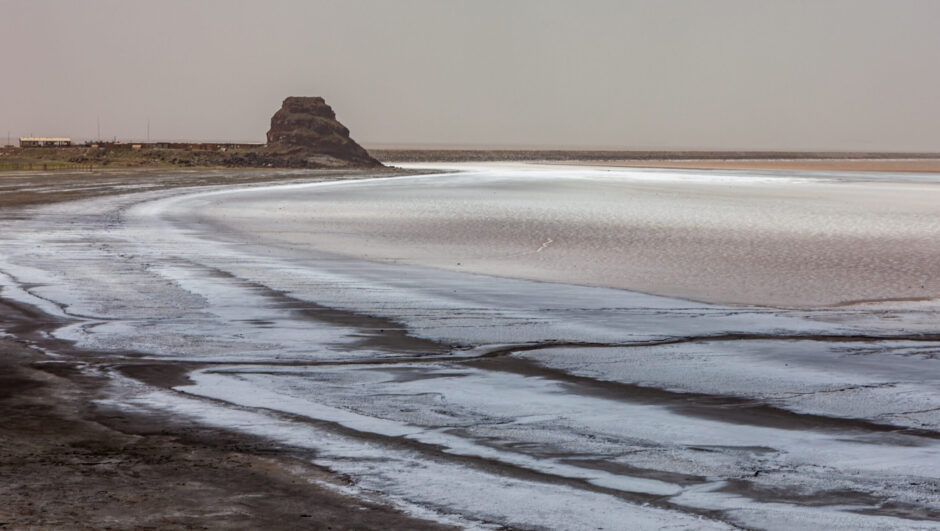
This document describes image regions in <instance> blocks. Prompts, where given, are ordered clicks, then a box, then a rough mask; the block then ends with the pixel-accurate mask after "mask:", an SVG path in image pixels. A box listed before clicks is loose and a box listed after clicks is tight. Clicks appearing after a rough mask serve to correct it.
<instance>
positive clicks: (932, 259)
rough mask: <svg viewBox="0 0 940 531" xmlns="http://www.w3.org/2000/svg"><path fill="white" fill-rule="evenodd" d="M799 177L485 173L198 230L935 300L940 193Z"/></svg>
mask: <svg viewBox="0 0 940 531" xmlns="http://www.w3.org/2000/svg"><path fill="white" fill-rule="evenodd" d="M791 175H792V174H791ZM797 175H799V176H797V177H792V176H790V177H788V174H786V173H764V174H760V173H757V174H754V173H750V174H748V173H734V172H731V173H728V172H726V173H715V172H707V171H699V172H682V171H643V170H639V171H635V170H634V171H631V170H619V169H618V170H602V169H591V168H587V169H568V168H563V169H558V168H557V167H555V168H550V167H541V168H532V167H528V168H526V167H522V166H520V167H518V168H516V169H506V168H505V167H487V166H485V165H484V166H482V167H477V168H476V171H473V172H471V173H468V174H466V175H461V176H459V177H452V178H448V179H446V180H441V179H436V178H432V177H429V178H425V179H404V180H399V181H387V182H384V183H382V184H375V185H370V186H369V187H368V188H363V187H360V186H356V185H351V186H349V187H331V188H329V189H323V190H310V191H301V190H298V191H288V192H282V191H272V192H271V193H269V194H255V195H252V196H250V197H248V196H246V197H244V198H235V199H233V200H231V201H227V202H226V203H225V204H221V205H217V206H213V207H212V208H210V209H208V211H207V215H209V216H211V218H212V219H213V220H214V221H217V222H221V223H224V224H226V225H229V226H231V227H235V228H239V229H241V230H243V231H245V232H250V233H252V234H263V236H264V237H265V238H266V239H268V241H279V242H281V243H282V244H284V245H289V246H298V247H308V248H315V249H320V250H329V251H335V252H339V253H343V254H348V255H352V256H355V257H359V258H368V259H370V260H381V261H387V262H404V263H415V264H425V265H431V266H434V267H442V268H447V269H453V270H459V271H472V272H480V273H488V274H494V275H504V276H513V277H519V278H528V279H535V280H547V281H553V282H567V283H576V284H587V285H596V286H608V287H616V288H624V289H630V290H635V291H641V292H648V293H656V294H661V295H668V296H674V297H684V298H690V299H695V300H703V301H711V302H720V303H744V304H759V305H771V306H773V305H794V306H803V305H831V304H840V303H850V302H856V301H871V300H882V299H921V298H932V297H937V296H938V295H940V184H937V183H930V182H891V179H892V178H893V177H894V176H892V175H889V174H884V175H880V176H879V175H878V174H874V175H873V176H869V177H867V178H865V177H861V176H852V177H848V178H847V174H832V173H829V174H825V173H814V174H805V173H804V174H797Z"/></svg>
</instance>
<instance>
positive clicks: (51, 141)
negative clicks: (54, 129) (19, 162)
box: [20, 136, 72, 147]
mask: <svg viewBox="0 0 940 531" xmlns="http://www.w3.org/2000/svg"><path fill="white" fill-rule="evenodd" d="M71 145H72V139H71V138H68V137H44V136H35V137H34V136H28V137H23V138H20V147H61V146H71Z"/></svg>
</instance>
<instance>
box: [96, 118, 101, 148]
mask: <svg viewBox="0 0 940 531" xmlns="http://www.w3.org/2000/svg"><path fill="white" fill-rule="evenodd" d="M95 142H97V143H99V144H100V143H101V115H100V114H99V115H98V137H97V138H96V139H95Z"/></svg>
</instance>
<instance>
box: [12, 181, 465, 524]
mask: <svg viewBox="0 0 940 531" xmlns="http://www.w3.org/2000/svg"><path fill="white" fill-rule="evenodd" d="M192 173H193V172H192V171H191V170H176V171H174V170H169V171H168V170H165V169H159V170H151V169H146V170H113V171H107V172H97V173H95V174H92V175H91V176H89V174H88V173H81V174H77V175H75V176H73V178H72V179H70V180H69V181H70V182H66V183H63V177H64V176H65V175H64V174H62V173H57V174H54V175H52V176H51V177H45V176H43V175H40V174H36V173H30V174H26V175H12V176H11V175H10V174H6V175H3V174H0V192H2V191H3V189H4V188H6V189H9V187H11V186H23V183H22V181H20V180H18V178H19V177H24V178H25V179H26V180H29V181H33V186H34V187H33V188H27V189H25V190H23V191H21V192H20V193H18V194H15V193H0V209H18V208H21V207H29V206H34V205H39V204H50V203H55V202H60V201H69V200H75V199H83V198H89V197H96V196H102V195H109V194H112V193H114V191H113V190H112V189H111V188H110V187H111V186H113V184H114V183H112V182H110V181H111V180H112V179H113V178H114V177H115V176H121V177H122V178H123V179H127V180H132V181H133V180H140V179H141V178H148V177H149V178H151V179H148V181H149V182H148V183H147V184H148V185H149V186H147V187H146V188H145V189H146V190H148V191H149V190H157V189H167V188H180V187H190V186H206V187H210V186H213V185H219V184H253V183H269V182H279V181H292V180H296V179H297V178H300V177H303V176H304V175H306V177H307V178H308V179H309V178H310V177H311V176H313V177H318V178H323V179H329V178H339V177H345V178H362V177H366V176H369V175H373V174H376V173H378V174H380V175H383V176H384V175H386V174H396V175H401V174H409V173H410V172H407V171H404V170H400V169H390V170H387V171H381V170H380V171H378V172H377V171H376V170H359V171H348V170H341V171H333V170H320V171H316V170H314V171H310V170H305V171H302V172H283V171H277V170H275V171H271V170H268V171H264V170H248V171H245V170H239V171H238V172H232V171H217V172H214V173H215V174H214V175H211V176H209V178H206V176H205V175H204V172H199V173H200V175H198V176H193V175H191V174H192ZM233 173H234V175H233ZM89 177H91V178H90V179H89ZM13 178H16V179H17V180H16V181H15V182H11V180H13ZM37 179H38V180H39V181H40V182H38V183H37V182H35V181H36V180H37ZM52 184H56V185H59V186H64V189H63V190H60V191H58V192H56V193H48V192H43V188H45V187H46V186H49V185H52ZM64 324H66V321H64V320H63V319H61V318H57V317H54V316H50V315H47V314H44V313H43V312H42V311H41V310H39V309H37V308H34V307H31V306H27V305H25V304H23V303H19V302H14V301H11V300H8V299H7V298H6V297H5V296H4V293H3V291H2V289H0V331H2V332H4V333H5V337H4V336H0V418H3V419H4V422H3V423H0V441H2V442H3V444H2V447H0V475H2V476H3V477H5V478H7V479H6V480H5V481H4V485H3V487H0V528H7V527H9V528H23V527H36V526H38V527H61V526H66V527H71V526H75V525H79V526H80V527H93V528H112V527H113V528H122V529H123V528H146V527H159V528H161V529H192V528H194V527H198V528H202V527H206V528H221V529H240V528H244V527H245V526H246V525H248V526H251V527H254V528H288V529H311V528H316V529H323V528H330V529H387V528H388V527H395V528H409V529H421V530H423V529H427V530H432V529H449V528H450V527H448V526H446V525H442V524H439V523H436V522H431V521H426V520H421V519H419V518H416V517H414V516H410V515H408V514H406V513H405V512H403V511H402V510H401V509H400V508H397V507H393V506H391V505H389V504H388V502H383V501H377V500H372V499H370V498H369V497H368V496H362V495H356V494H351V493H350V492H349V487H350V484H349V482H348V480H346V479H345V478H344V477H342V476H340V475H338V474H336V473H333V472H330V471H328V470H326V469H323V468H321V467H318V466H316V465H314V464H312V463H311V462H310V461H311V457H312V456H311V454H310V451H309V450H304V449H299V448H292V447H288V446H285V445H283V444H279V443H276V442H273V441H269V440H263V439H261V438H258V437H253V436H251V435H248V434H244V433H240V432H238V431H237V430H229V429H220V428H214V427H209V426H204V425H202V424H199V423H198V422H197V421H195V420H190V419H186V418H170V417H169V416H168V415H160V414H156V413H154V412H152V411H148V412H132V411H128V410H127V409H123V408H122V409H112V408H109V407H104V406H102V405H101V404H97V403H96V402H95V401H96V400H97V399H100V398H102V397H104V396H106V395H107V390H106V388H107V386H108V385H109V381H110V379H109V377H108V376H107V375H106V374H104V373H102V372H101V371H102V368H105V367H109V366H110V365H113V363H114V362H115V361H118V360H114V359H113V358H112V357H111V356H110V355H108V354H103V353H95V352H87V351H82V350H80V349H76V348H74V347H72V346H71V345H69V344H67V343H66V342H65V341H62V340H53V339H50V338H49V337H48V336H47V335H46V332H47V331H50V330H52V329H55V328H58V327H60V326H63V325H64ZM45 351H50V352H56V353H57V354H60V355H61V357H55V358H53V357H50V356H49V355H48V354H46V353H45ZM121 365H124V366H127V367H130V365H129V364H127V363H121ZM154 365H158V367H154V368H152V369H155V372H156V373H161V372H162V373H165V374H161V375H160V376H159V377H158V379H160V380H163V382H162V383H164V384H166V385H165V386H161V387H164V388H168V387H169V386H170V385H171V384H172V383H173V382H172V380H173V376H172V375H173V374H176V378H178V379H179V378H185V376H184V372H188V371H185V369H183V368H182V367H175V366H174V365H176V364H174V363H173V362H159V361H157V362H154ZM144 370H147V369H146V368H144ZM180 371H184V372H180ZM145 380H146V379H145Z"/></svg>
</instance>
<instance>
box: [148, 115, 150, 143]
mask: <svg viewBox="0 0 940 531" xmlns="http://www.w3.org/2000/svg"><path fill="white" fill-rule="evenodd" d="M147 143H148V144H149V143H150V118H147Z"/></svg>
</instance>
